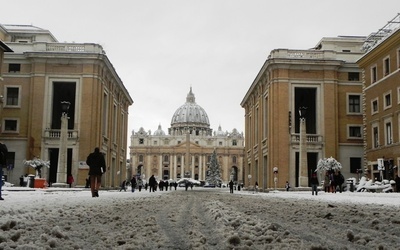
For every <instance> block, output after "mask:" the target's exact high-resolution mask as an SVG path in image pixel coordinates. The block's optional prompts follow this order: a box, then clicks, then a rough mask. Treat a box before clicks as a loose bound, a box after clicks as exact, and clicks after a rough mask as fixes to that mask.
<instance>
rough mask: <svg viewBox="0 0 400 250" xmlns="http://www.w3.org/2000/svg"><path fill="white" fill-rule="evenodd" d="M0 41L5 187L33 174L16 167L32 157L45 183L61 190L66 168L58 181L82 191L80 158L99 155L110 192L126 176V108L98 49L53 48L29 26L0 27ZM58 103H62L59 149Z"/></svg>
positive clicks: (48, 37)
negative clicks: (70, 179) (2, 49)
mask: <svg viewBox="0 0 400 250" xmlns="http://www.w3.org/2000/svg"><path fill="white" fill-rule="evenodd" d="M0 38H2V40H3V41H4V43H6V44H7V46H9V47H10V48H12V50H14V53H5V55H4V62H3V66H2V68H1V71H0V72H1V75H2V78H3V81H0V93H1V94H2V95H3V96H4V103H3V109H2V115H1V131H0V137H1V140H2V141H4V142H5V143H6V145H7V146H8V149H9V151H10V154H9V159H8V162H9V164H11V165H10V167H9V169H8V171H7V173H5V174H6V175H7V176H8V179H9V181H10V182H12V183H14V184H18V183H19V177H20V176H21V175H23V174H25V173H34V171H33V170H32V168H30V167H25V166H24V165H23V161H24V160H25V159H27V160H30V159H33V157H38V158H41V159H43V160H49V161H50V168H49V169H44V171H43V177H44V178H46V180H47V181H48V182H49V183H65V182H66V179H65V178H62V177H60V178H59V174H60V171H61V170H60V169H61V166H62V164H66V166H65V168H66V169H65V170H66V173H63V174H64V175H66V174H72V175H73V176H74V179H75V184H77V185H84V184H85V178H86V177H87V173H88V167H87V166H86V164H85V161H86V157H87V155H88V154H89V153H90V152H93V150H94V148H95V147H99V148H100V150H101V152H103V153H104V154H105V158H106V163H107V166H108V169H107V172H106V174H105V175H103V183H104V185H105V186H118V185H119V184H120V181H121V179H122V178H125V174H126V173H125V172H126V155H127V152H126V149H127V123H128V107H129V106H130V105H131V104H132V103H133V101H132V99H131V97H130V95H129V93H128V91H127V90H126V88H125V87H124V84H123V82H122V80H121V79H120V78H119V76H118V74H117V73H116V71H115V69H114V67H113V65H112V64H111V62H110V61H109V59H108V57H107V56H106V54H105V52H104V50H103V48H102V47H101V46H100V45H99V44H94V43H60V42H58V41H57V39H56V38H55V37H54V36H53V35H52V33H51V32H50V31H48V30H45V29H42V28H39V27H35V26H32V25H0ZM62 101H67V102H70V107H69V110H68V112H67V114H68V121H67V123H66V124H67V128H66V130H65V131H66V133H65V134H66V140H65V142H63V143H61V140H60V137H61V135H62V134H63V133H62V129H61V116H62V113H63V112H64V111H63V110H62V109H61V102H62ZM63 147H64V148H65V151H64V150H61V148H63ZM63 152H65V153H63ZM61 155H63V156H65V158H63V159H65V162H64V163H63V162H60V158H61V157H60V156H61Z"/></svg>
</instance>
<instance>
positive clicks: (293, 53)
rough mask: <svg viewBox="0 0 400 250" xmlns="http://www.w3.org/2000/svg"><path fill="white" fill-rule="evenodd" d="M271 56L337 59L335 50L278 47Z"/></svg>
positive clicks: (271, 57)
mask: <svg viewBox="0 0 400 250" xmlns="http://www.w3.org/2000/svg"><path fill="white" fill-rule="evenodd" d="M269 58H270V59H273V58H289V59H335V58H336V54H335V52H333V51H321V50H288V49H276V50H273V51H272V52H271V54H270V57H269Z"/></svg>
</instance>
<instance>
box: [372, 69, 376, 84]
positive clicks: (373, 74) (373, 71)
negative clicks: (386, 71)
mask: <svg viewBox="0 0 400 250" xmlns="http://www.w3.org/2000/svg"><path fill="white" fill-rule="evenodd" d="M376 70H377V69H376V66H375V67H372V68H371V83H374V82H376V80H377V71H376Z"/></svg>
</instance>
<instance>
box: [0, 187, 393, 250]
mask: <svg viewBox="0 0 400 250" xmlns="http://www.w3.org/2000/svg"><path fill="white" fill-rule="evenodd" d="M21 189H23V188H7V187H6V188H4V190H3V197H4V199H5V200H4V201H0V249H48V248H54V249H294V248H298V249H312V248H313V249H339V248H342V249H343V248H347V249H379V248H380V249H399V248H400V243H399V242H400V193H351V192H343V193H336V194H332V193H324V192H319V193H318V196H312V195H311V192H270V193H253V192H251V191H250V192H249V191H235V192H234V194H230V193H229V189H219V188H216V189H213V188H211V189H205V188H199V187H195V188H194V189H193V190H188V191H184V188H178V190H177V191H174V190H172V191H157V192H154V193H149V192H148V191H142V192H137V191H136V192H135V193H131V192H129V190H128V191H127V192H123V191H122V192H118V191H104V190H102V191H100V197H99V198H92V197H91V194H90V191H89V190H86V189H56V188H53V189H51V188H50V189H47V190H35V191H16V190H21ZM25 190H28V189H25Z"/></svg>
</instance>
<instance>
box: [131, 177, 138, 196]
mask: <svg viewBox="0 0 400 250" xmlns="http://www.w3.org/2000/svg"><path fill="white" fill-rule="evenodd" d="M136 186H137V182H136V178H135V176H132V179H131V188H132V193H133V192H135V188H136Z"/></svg>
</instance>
